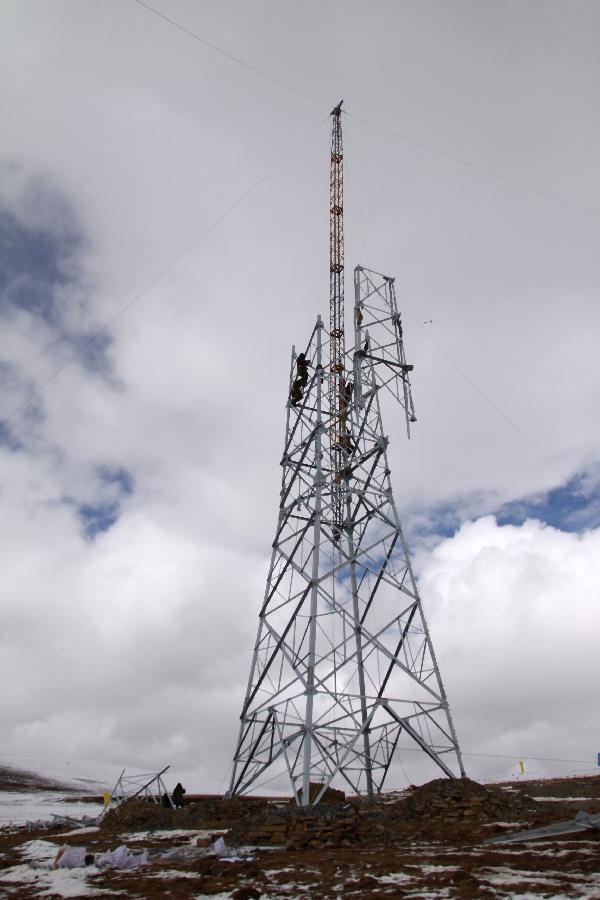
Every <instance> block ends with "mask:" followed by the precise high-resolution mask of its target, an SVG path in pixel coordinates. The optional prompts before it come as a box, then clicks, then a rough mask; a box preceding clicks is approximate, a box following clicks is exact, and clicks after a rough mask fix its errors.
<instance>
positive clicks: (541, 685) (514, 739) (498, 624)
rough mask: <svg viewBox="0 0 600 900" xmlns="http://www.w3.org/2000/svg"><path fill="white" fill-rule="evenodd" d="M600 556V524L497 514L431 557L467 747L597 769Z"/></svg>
mask: <svg viewBox="0 0 600 900" xmlns="http://www.w3.org/2000/svg"><path fill="white" fill-rule="evenodd" d="M599 553H600V529H596V530H591V531H587V532H584V533H583V534H580V535H578V534H572V533H566V532H562V531H559V530H557V529H554V528H551V527H549V526H547V525H544V524H543V523H541V522H538V521H536V520H528V521H527V522H525V524H524V525H522V526H519V527H517V526H513V525H505V526H499V525H497V524H496V521H495V520H494V519H493V518H492V517H486V518H482V519H479V520H477V521H475V522H470V523H468V524H465V525H463V527H462V528H461V529H460V531H459V532H458V533H457V534H456V535H455V536H454V537H453V538H450V539H447V540H445V541H442V542H441V543H440V544H439V545H438V546H437V547H436V548H435V550H434V551H433V552H432V553H428V554H427V555H424V556H423V558H421V559H420V560H419V572H420V589H421V594H422V597H423V601H424V604H425V608H426V610H427V613H428V618H429V621H430V626H431V629H432V632H433V640H434V643H435V646H436V649H437V653H438V658H439V663H440V666H441V669H442V676H443V678H444V680H445V682H446V686H447V690H448V692H449V696H450V702H451V706H452V709H453V711H454V716H455V719H456V725H457V728H458V731H459V737H460V739H461V742H462V744H463V746H464V748H465V749H466V750H469V751H474V752H479V753H496V754H504V753H505V754H512V755H517V756H519V755H520V756H522V758H526V757H527V756H528V755H532V756H546V757H558V758H563V759H583V760H585V759H588V760H589V768H592V767H593V766H594V763H595V760H596V754H597V753H598V752H599V749H600V745H599V741H600V735H599V734H598V727H597V723H596V720H595V716H594V715H593V710H594V709H595V707H596V705H597V702H596V696H595V693H596V687H595V686H596V684H597V681H598V676H599V675H600V668H599V663H598V653H597V652H596V645H597V634H598V630H599V629H600V609H599V607H598V596H599V594H600V571H599V569H598V556H599ZM466 763H467V766H468V767H469V769H470V770H471V771H472V772H475V773H485V772H490V771H491V772H502V771H503V766H504V765H505V764H504V763H502V762H501V761H498V760H495V761H494V760H492V761H488V762H486V760H485V759H483V758H477V757H472V758H471V757H467V758H466ZM506 765H509V766H510V763H508V764H506ZM535 766H536V767H537V768H542V769H544V768H545V769H546V770H547V771H548V770H549V771H553V770H554V771H556V770H557V769H558V770H559V771H560V770H561V769H562V770H563V771H566V770H568V769H569V764H566V763H565V764H564V765H562V766H560V765H559V766H554V767H552V766H549V765H546V766H545V767H544V764H543V763H535ZM512 768H513V770H514V768H515V767H514V766H513V767H512ZM575 768H577V767H575Z"/></svg>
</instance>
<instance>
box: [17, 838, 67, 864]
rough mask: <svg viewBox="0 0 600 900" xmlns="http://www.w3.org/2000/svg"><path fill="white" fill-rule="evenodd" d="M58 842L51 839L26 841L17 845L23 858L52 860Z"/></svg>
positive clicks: (43, 860)
mask: <svg viewBox="0 0 600 900" xmlns="http://www.w3.org/2000/svg"><path fill="white" fill-rule="evenodd" d="M58 848H59V845H58V844H53V843H51V841H26V842H25V843H24V844H21V846H20V847H19V853H20V854H21V856H24V857H25V859H34V860H36V862H48V861H49V860H53V859H54V857H55V856H56V854H57V853H58Z"/></svg>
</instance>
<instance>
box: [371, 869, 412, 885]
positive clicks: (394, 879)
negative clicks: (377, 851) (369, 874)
mask: <svg viewBox="0 0 600 900" xmlns="http://www.w3.org/2000/svg"><path fill="white" fill-rule="evenodd" d="M375 877H376V878H377V881H380V882H381V883H382V884H406V882H407V881H413V879H414V875H407V874H406V872H390V874H389V875H377V876H375Z"/></svg>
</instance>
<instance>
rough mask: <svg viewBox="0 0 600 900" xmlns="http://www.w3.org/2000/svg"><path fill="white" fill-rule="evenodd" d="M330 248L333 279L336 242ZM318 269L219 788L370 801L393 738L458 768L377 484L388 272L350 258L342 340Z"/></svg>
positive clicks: (389, 508) (393, 303)
mask: <svg viewBox="0 0 600 900" xmlns="http://www.w3.org/2000/svg"><path fill="white" fill-rule="evenodd" d="M339 113H340V107H336V109H335V110H334V111H333V117H334V123H333V134H332V161H331V167H332V182H331V183H332V194H331V197H332V204H331V222H332V224H331V243H330V247H331V248H332V257H331V259H332V260H334V259H335V258H336V257H335V256H334V253H333V248H334V246H335V240H334V237H335V235H336V234H337V235H338V236H339V235H343V232H342V231H341V220H342V210H343V204H342V195H341V189H340V192H339V193H338V194H336V193H335V190H334V184H338V185H341V181H340V180H339V179H338V176H337V175H335V174H334V167H335V166H336V165H337V161H336V160H335V159H334V158H333V157H334V156H335V155H336V154H337V153H338V149H339V153H340V156H341V125H340V115H339ZM338 128H339V142H338V136H337V129H338ZM336 148H337V149H336ZM339 163H340V166H341V159H340V160H339ZM334 201H335V202H334ZM334 206H339V209H340V212H339V214H337V213H334V212H333V209H334ZM336 223H338V225H339V227H338V228H337V231H336V227H337V226H336ZM341 252H342V256H341V257H339V256H338V257H337V258H341V260H342V273H341V274H342V276H343V238H342V251H341ZM334 265H335V262H333V261H332V263H331V273H330V276H331V281H330V285H331V294H330V300H331V304H330V309H331V313H330V330H329V332H327V330H326V328H325V325H324V323H323V321H322V320H321V317H318V319H317V322H316V324H315V327H314V328H313V331H312V334H311V335H310V338H309V340H308V343H307V345H306V347H305V348H304V349H303V351H302V352H301V353H298V354H297V353H296V351H295V349H292V357H291V363H290V380H289V393H288V397H289V399H288V402H287V405H286V433H285V445H284V451H283V455H282V459H281V467H282V481H281V492H280V502H279V513H278V520H277V528H276V532H275V538H274V541H273V545H272V553H271V561H270V566H269V572H268V576H267V584H266V589H265V595H264V599H263V603H262V606H261V609H260V613H259V625H258V634H257V638H256V643H255V646H254V652H253V656H252V663H251V667H250V675H249V679H248V686H247V691H246V695H245V699H244V703H243V707H242V713H241V716H240V731H239V735H238V741H237V746H236V751H235V755H234V761H233V771H232V778H231V784H230V791H229V792H230V795H238V794H242V793H245V792H247V791H249V790H251V789H252V788H253V787H254V786H256V785H257V784H259V783H260V782H261V781H263V780H265V778H267V777H269V778H271V777H272V776H273V775H276V774H277V772H281V773H282V774H283V775H284V776H285V777H286V778H287V781H288V783H289V785H290V788H291V790H292V792H293V794H294V796H295V797H296V798H297V802H298V803H301V804H302V805H308V804H309V803H316V802H318V801H319V799H320V797H321V796H322V794H323V793H324V791H325V790H326V789H327V787H328V786H329V785H331V784H336V785H338V786H342V785H343V784H345V785H346V787H347V788H349V789H350V790H351V791H352V792H356V793H359V794H362V795H364V796H366V797H367V798H372V797H373V796H374V795H375V793H377V792H379V791H381V789H382V787H383V785H384V782H385V779H386V777H387V775H388V772H389V769H390V766H391V764H392V760H393V758H394V753H395V752H396V750H397V747H398V744H399V741H400V739H401V738H402V739H405V740H407V741H408V742H409V743H410V744H411V745H412V746H413V747H414V748H416V749H418V750H420V751H422V753H423V754H424V755H426V756H427V757H428V758H429V759H430V761H431V763H432V764H433V765H434V766H435V767H436V768H437V769H438V770H441V771H442V772H443V773H444V774H445V775H447V776H449V777H454V776H455V775H457V774H464V769H463V765H462V759H461V755H460V749H459V745H458V740H457V737H456V733H455V729H454V725H453V721H452V717H451V714H450V708H449V705H448V700H447V697H446V693H445V690H444V685H443V682H442V679H441V676H440V672H439V668H438V665H437V662H436V658H435V653H434V649H433V645H432V642H431V637H430V634H429V630H428V627H427V622H426V619H425V615H424V612H423V607H422V603H421V598H420V596H419V591H418V586H417V582H416V579H415V576H414V573H413V569H412V565H411V561H410V556H409V552H408V548H407V545H406V540H405V537H404V533H403V531H402V527H401V524H400V519H399V516H398V511H397V507H396V503H395V500H394V496H393V492H392V486H391V481H390V468H389V461H388V438H387V436H386V433H385V430H384V425H383V419H382V402H383V401H384V398H385V397H387V396H389V395H391V396H392V397H393V398H394V400H395V401H396V402H397V403H398V404H399V406H400V408H401V409H402V411H403V414H404V417H405V420H406V427H407V432H408V434H409V436H410V427H411V424H412V423H414V422H415V421H416V417H415V410H414V406H413V400H412V392H411V384H410V373H411V371H412V366H411V365H410V364H408V363H407V362H406V357H405V350H404V338H403V330H402V320H401V316H400V312H399V310H398V306H397V300H396V294H395V285H394V279H393V278H391V277H389V276H384V275H381V274H379V273H377V272H374V271H372V270H369V269H367V268H365V267H362V266H357V267H356V269H355V271H354V310H353V325H354V343H353V346H352V347H351V348H350V349H349V350H348V351H346V349H345V346H344V328H343V325H344V323H343V306H341V302H340V298H341V297H343V280H341V281H340V280H336V279H334V275H335V276H337V275H338V274H340V273H338V272H336V271H334ZM340 285H341V287H340ZM340 291H341V293H340ZM338 309H339V311H340V312H339V315H340V318H339V319H336V318H335V316H337V314H338ZM267 772H268V776H267ZM315 783H316V784H318V785H319V788H318V789H317V790H316V791H315V790H314V789H313V790H312V791H311V784H315Z"/></svg>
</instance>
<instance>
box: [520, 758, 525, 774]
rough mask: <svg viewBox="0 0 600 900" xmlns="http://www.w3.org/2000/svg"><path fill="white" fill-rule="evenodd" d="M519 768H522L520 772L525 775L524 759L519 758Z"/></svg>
mask: <svg viewBox="0 0 600 900" xmlns="http://www.w3.org/2000/svg"><path fill="white" fill-rule="evenodd" d="M519 769H520V770H521V771H520V773H519V774H520V775H524V774H525V760H524V759H520V760H519Z"/></svg>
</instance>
